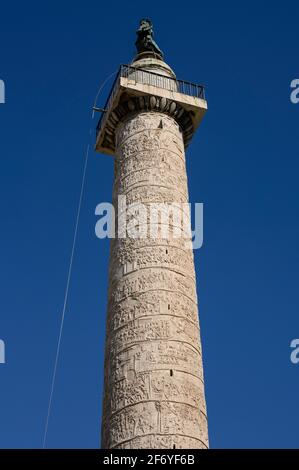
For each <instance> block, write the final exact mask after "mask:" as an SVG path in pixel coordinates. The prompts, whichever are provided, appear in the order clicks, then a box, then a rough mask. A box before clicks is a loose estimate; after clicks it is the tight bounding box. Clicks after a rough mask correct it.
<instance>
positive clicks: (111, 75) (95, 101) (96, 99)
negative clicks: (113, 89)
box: [92, 69, 118, 119]
mask: <svg viewBox="0 0 299 470" xmlns="http://www.w3.org/2000/svg"><path fill="white" fill-rule="evenodd" d="M117 72H118V69H117V70H115V72H113V73H111V74H110V75H108V77H107V78H106V79H105V80H104V81H103V83H102V84H101V86H100V88H99V89H98V92H97V94H96V97H95V100H94V104H93V108H95V107H96V105H97V102H98V97H99V94H100V93H101V91H102V89H103V87H104V86H105V85H106V83H107V82H108V80H109V79H110V78H111V77H113V75H115V74H116V73H117ZM93 118H94V109H92V119H93Z"/></svg>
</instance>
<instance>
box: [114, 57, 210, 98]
mask: <svg viewBox="0 0 299 470" xmlns="http://www.w3.org/2000/svg"><path fill="white" fill-rule="evenodd" d="M120 76H121V77H125V78H128V79H129V80H132V81H135V82H136V83H142V84H144V85H151V86H156V87H159V88H163V89H165V90H169V91H176V92H178V93H183V94H184V95H189V96H194V97H196V98H202V99H205V91H204V87H203V86H202V85H197V84H195V83H191V82H187V81H186V80H177V79H175V78H171V77H168V76H167V75H161V74H159V73H155V72H150V71H149V70H143V69H139V68H137V67H133V66H132V65H121V67H120Z"/></svg>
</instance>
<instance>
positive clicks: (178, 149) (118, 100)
mask: <svg viewBox="0 0 299 470" xmlns="http://www.w3.org/2000/svg"><path fill="white" fill-rule="evenodd" d="M136 47H137V55H136V57H135V59H134V60H133V62H132V63H131V65H123V66H121V67H120V70H119V73H118V75H117V77H116V80H115V82H114V84H113V86H112V89H111V93H110V95H109V97H108V100H107V103H106V106H105V112H104V113H103V115H102V117H101V119H100V122H99V124H98V128H97V142H96V150H97V151H99V152H101V153H106V154H111V155H114V157H115V158H114V165H115V171H114V188H113V204H114V207H115V208H116V213H117V223H116V231H117V232H118V229H119V227H120V226H121V227H123V220H124V217H125V220H126V222H128V223H129V224H130V223H132V219H134V217H137V218H138V216H140V213H139V212H140V208H139V207H140V204H143V207H145V208H146V210H147V209H149V208H150V207H151V205H154V204H155V205H157V204H158V207H160V208H161V212H160V214H159V216H158V217H157V219H152V218H151V219H149V215H148V212H146V215H145V216H144V218H143V219H141V222H140V219H138V220H139V222H138V224H137V225H136V227H135V228H136V230H137V231H138V230H140V233H143V235H142V236H140V237H138V236H137V237H136V236H130V235H127V236H126V237H125V236H124V233H121V234H120V236H119V235H118V233H116V237H115V238H114V239H112V240H111V252H110V269H109V298H108V313H107V323H106V352H105V384H104V401H103V419H102V447H103V448H106V449H107V448H108V449H113V448H121V449H124V448H128V449H142V448H147V449H150V448H156V449H159V448H161V449H162V448H165V449H166V448H168V449H174V448H186V449H187V448H207V447H208V432H207V415H206V405H205V397H204V382H203V367H202V353H201V344H200V330H199V321H198V305H197V295H196V278H195V270H194V260H193V251H192V249H190V247H188V246H187V243H186V236H189V239H190V233H189V231H188V230H187V231H186V227H185V226H184V225H180V224H179V223H178V222H177V220H178V219H177V217H176V216H173V215H171V212H170V213H168V212H167V209H168V207H170V205H172V206H173V205H174V206H176V205H177V206H178V207H182V209H181V211H182V212H184V211H185V208H184V207H183V206H182V203H187V202H188V187H187V176H186V166H185V149H186V147H187V146H188V144H189V142H190V140H191V138H192V136H193V133H194V131H195V129H196V128H197V126H198V125H199V123H200V121H201V119H202V117H203V115H204V113H205V111H206V109H207V103H206V101H205V98H204V91H203V88H202V87H201V86H199V85H194V84H191V83H189V82H186V81H182V80H177V79H176V76H175V74H174V72H173V71H172V69H171V68H170V67H169V66H168V65H167V64H166V63H165V62H164V60H163V54H162V52H161V50H160V49H159V47H158V46H157V44H156V43H155V41H154V39H153V30H152V23H151V22H150V20H142V21H141V23H140V27H139V30H138V31H137V41H136ZM119 196H122V197H123V198H124V196H125V202H126V206H130V205H131V207H132V205H135V207H137V209H136V210H135V213H134V210H132V209H131V210H130V211H128V213H126V212H125V208H124V206H123V202H122V203H120V199H119ZM122 200H123V199H122ZM141 212H142V211H141ZM187 212H188V211H187ZM124 214H125V216H124ZM165 214H166V216H167V217H166V218H165V217H164V218H163V216H165ZM168 215H169V219H168ZM185 216H186V214H185ZM186 217H187V220H189V219H188V218H189V213H188V214H187V216H186ZM186 217H185V220H186ZM121 220H122V225H121V223H120V221H121ZM142 220H143V221H142ZM149 220H150V221H151V222H153V220H154V221H156V223H152V224H151V226H150V224H149ZM168 220H169V224H170V229H169V232H168V235H167V236H165V233H164V232H163V228H165V227H164V226H165V225H166V226H167V223H165V221H166V222H168ZM189 224H190V220H189ZM178 225H180V226H179V227H178ZM142 226H150V228H148V229H147V230H148V231H147V232H146V234H144V231H143V232H142ZM153 228H154V229H155V228H156V232H155V230H153V232H151V230H150V229H153ZM122 230H123V229H121V230H120V232H122ZM180 230H181V232H182V234H183V235H184V236H180V237H178V231H180ZM149 232H151V233H149ZM162 232H163V233H162ZM174 232H176V235H175V236H174ZM186 234H187V235H186Z"/></svg>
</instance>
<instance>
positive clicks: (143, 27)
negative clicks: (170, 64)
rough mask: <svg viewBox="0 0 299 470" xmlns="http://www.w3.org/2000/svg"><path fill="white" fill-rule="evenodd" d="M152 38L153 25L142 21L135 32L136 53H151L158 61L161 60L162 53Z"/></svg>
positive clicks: (144, 20)
mask: <svg viewBox="0 0 299 470" xmlns="http://www.w3.org/2000/svg"><path fill="white" fill-rule="evenodd" d="M153 36H154V31H153V23H152V22H151V20H149V19H147V18H144V19H142V20H141V21H140V25H139V29H138V30H137V40H136V42H135V45H136V48H137V52H138V54H139V53H141V52H153V53H154V54H156V55H158V56H159V58H160V59H163V52H162V51H161V49H160V48H159V46H158V44H157V43H156V42H155V41H154V39H153Z"/></svg>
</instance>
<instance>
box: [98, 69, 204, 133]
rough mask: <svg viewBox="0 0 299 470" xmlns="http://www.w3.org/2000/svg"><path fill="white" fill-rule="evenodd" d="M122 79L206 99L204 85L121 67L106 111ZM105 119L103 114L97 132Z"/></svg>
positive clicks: (107, 102) (105, 107) (108, 99)
mask: <svg viewBox="0 0 299 470" xmlns="http://www.w3.org/2000/svg"><path fill="white" fill-rule="evenodd" d="M120 77H124V78H127V79H128V80H130V81H134V82H135V83H141V84H143V85H151V86H155V87H158V88H163V89H164V90H169V91H174V92H177V93H182V94H184V95H188V96H193V97H196V98H201V99H205V89H204V87H203V85H197V84H195V83H191V82H187V81H186V80H177V79H175V78H171V77H168V76H167V75H161V74H159V73H155V72H150V71H148V70H144V69H139V68H137V67H133V66H132V65H121V66H120V68H119V71H118V73H117V75H116V77H115V80H114V82H113V85H112V88H111V91H110V93H109V96H108V98H107V101H106V104H105V106H104V109H105V110H106V111H107V110H108V109H110V107H111V104H112V101H113V99H114V95H115V93H116V91H117V89H118V84H119V79H120ZM103 117H104V114H102V116H101V118H100V120H99V122H98V125H97V132H98V131H99V130H100V128H101V124H102V120H103Z"/></svg>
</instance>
